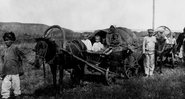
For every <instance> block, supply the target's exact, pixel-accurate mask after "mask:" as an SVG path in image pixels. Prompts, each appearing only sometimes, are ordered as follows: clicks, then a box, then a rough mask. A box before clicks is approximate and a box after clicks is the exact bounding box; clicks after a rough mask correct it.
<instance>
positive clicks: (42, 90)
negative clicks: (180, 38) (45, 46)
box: [0, 43, 185, 99]
mask: <svg viewBox="0 0 185 99" xmlns="http://www.w3.org/2000/svg"><path fill="white" fill-rule="evenodd" d="M34 45H35V44H34V43H31V44H28V43H25V44H21V45H18V46H19V47H20V48H21V49H22V50H23V51H24V52H25V53H26V56H27V58H28V59H29V60H31V61H33V60H34V52H32V51H31V49H32V48H33V47H34ZM46 67H47V68H46V70H47V71H46V74H47V77H46V79H45V82H44V79H43V71H42V68H41V69H39V70H34V69H32V68H33V66H31V65H29V64H27V63H24V71H25V74H24V75H23V76H21V90H22V94H23V99H54V98H55V97H54V93H53V92H54V91H53V87H52V86H51V85H52V75H51V73H50V68H49V66H46ZM90 79H92V78H90ZM100 79H101V78H100ZM64 82H65V83H64V87H65V89H64V93H63V96H60V98H63V99H156V98H157V99H183V98H184V97H185V67H183V66H180V65H179V66H177V67H176V68H175V69H171V68H169V67H163V74H161V75H159V74H157V73H155V75H154V77H149V78H144V77H137V78H133V79H123V80H120V81H119V82H118V83H116V84H114V85H111V86H106V85H103V83H101V82H96V81H92V80H91V81H87V83H85V84H83V85H81V86H77V87H71V81H70V77H69V74H66V75H65V78H64ZM0 84H1V81H0Z"/></svg>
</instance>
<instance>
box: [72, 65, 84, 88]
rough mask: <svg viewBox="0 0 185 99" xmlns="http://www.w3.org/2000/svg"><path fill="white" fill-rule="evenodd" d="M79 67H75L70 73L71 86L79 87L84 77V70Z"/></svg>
mask: <svg viewBox="0 0 185 99" xmlns="http://www.w3.org/2000/svg"><path fill="white" fill-rule="evenodd" d="M79 66H81V65H77V66H75V68H74V69H73V71H72V73H71V80H72V83H73V86H76V85H79V84H80V81H81V80H82V78H83V75H84V69H82V68H80V67H79Z"/></svg>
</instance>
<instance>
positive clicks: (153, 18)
mask: <svg viewBox="0 0 185 99" xmlns="http://www.w3.org/2000/svg"><path fill="white" fill-rule="evenodd" d="M152 29H153V30H154V29H155V0H153V16H152Z"/></svg>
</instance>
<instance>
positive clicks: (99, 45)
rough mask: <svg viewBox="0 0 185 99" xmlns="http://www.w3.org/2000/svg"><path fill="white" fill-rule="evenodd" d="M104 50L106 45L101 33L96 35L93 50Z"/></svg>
mask: <svg viewBox="0 0 185 99" xmlns="http://www.w3.org/2000/svg"><path fill="white" fill-rule="evenodd" d="M103 50H104V45H103V44H102V43H101V37H100V36H99V35H96V36H95V43H94V44H93V46H92V51H94V52H100V53H101V52H102V51H103Z"/></svg>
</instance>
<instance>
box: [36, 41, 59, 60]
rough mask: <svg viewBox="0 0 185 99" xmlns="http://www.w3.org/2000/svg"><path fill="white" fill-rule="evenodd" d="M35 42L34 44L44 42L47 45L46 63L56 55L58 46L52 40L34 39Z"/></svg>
mask: <svg viewBox="0 0 185 99" xmlns="http://www.w3.org/2000/svg"><path fill="white" fill-rule="evenodd" d="M35 40H36V42H39V41H44V42H46V43H47V44H48V50H47V55H46V62H47V61H49V60H50V59H52V58H53V57H54V56H55V55H56V53H57V50H58V45H57V44H56V43H55V41H54V40H52V39H50V38H36V39H35Z"/></svg>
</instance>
